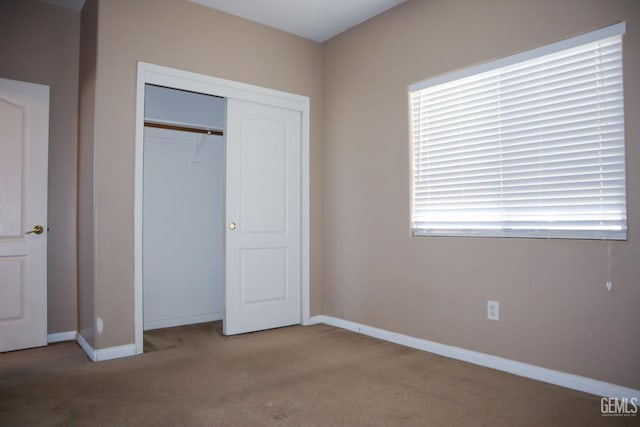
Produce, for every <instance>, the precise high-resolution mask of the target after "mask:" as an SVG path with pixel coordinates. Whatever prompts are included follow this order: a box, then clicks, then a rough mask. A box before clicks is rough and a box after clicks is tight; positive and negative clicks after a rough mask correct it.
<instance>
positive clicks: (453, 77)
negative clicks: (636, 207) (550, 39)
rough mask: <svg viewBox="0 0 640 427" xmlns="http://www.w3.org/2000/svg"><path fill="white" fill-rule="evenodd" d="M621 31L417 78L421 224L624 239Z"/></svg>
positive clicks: (416, 215)
mask: <svg viewBox="0 0 640 427" xmlns="http://www.w3.org/2000/svg"><path fill="white" fill-rule="evenodd" d="M624 31H625V24H624V23H620V24H616V25H613V26H611V27H607V28H604V29H601V30H598V31H595V32H592V33H588V34H583V35H581V36H578V37H574V38H571V39H568V40H563V41H560V42H557V43H554V44H551V45H548V46H544V47H541V48H538V49H534V50H531V51H527V52H523V53H520V54H517V55H514V56H510V57H508V58H503V59H500V60H497V61H493V62H491V63H487V64H482V65H480V66H477V67H473V68H470V69H466V70H461V71H458V72H454V73H450V74H448V75H445V76H441V77H438V78H435V79H431V80H427V81H424V82H421V83H417V84H414V85H411V86H410V87H409V96H410V104H411V105H410V108H411V116H412V117H411V123H412V124H411V126H412V142H413V201H412V202H413V203H412V231H413V234H414V235H430V236H431V235H448V236H503V237H545V238H549V237H557V238H578V239H613V240H625V239H626V229H627V225H626V222H627V221H626V193H625V157H624V113H623V91H622V34H624Z"/></svg>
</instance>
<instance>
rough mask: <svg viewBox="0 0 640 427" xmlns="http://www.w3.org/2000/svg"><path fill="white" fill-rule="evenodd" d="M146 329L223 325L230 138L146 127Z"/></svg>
mask: <svg viewBox="0 0 640 427" xmlns="http://www.w3.org/2000/svg"><path fill="white" fill-rule="evenodd" d="M144 132H145V133H144V201H143V206H144V209H143V234H142V239H143V245H144V254H143V261H142V263H143V271H144V276H143V292H144V329H145V330H149V329H156V328H167V327H171V326H178V325H186V324H190V323H201V322H210V321H213V320H220V319H222V314H223V313H222V309H223V307H224V288H223V286H224V205H225V202H224V178H225V177H224V162H225V154H224V140H223V137H222V136H217V135H206V134H197V133H192V132H181V131H175V130H167V129H154V128H145V131H144Z"/></svg>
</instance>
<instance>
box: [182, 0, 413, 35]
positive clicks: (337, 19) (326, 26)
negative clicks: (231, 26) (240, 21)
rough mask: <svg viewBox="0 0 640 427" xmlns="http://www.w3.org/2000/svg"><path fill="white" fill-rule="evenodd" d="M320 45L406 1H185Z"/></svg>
mask: <svg viewBox="0 0 640 427" xmlns="http://www.w3.org/2000/svg"><path fill="white" fill-rule="evenodd" d="M189 1H192V2H194V3H198V4H201V5H204V6H208V7H211V8H213V9H218V10H221V11H223V12H227V13H230V14H232V15H236V16H240V17H242V18H245V19H249V20H251V21H255V22H259V23H261V24H264V25H268V26H270V27H274V28H278V29H280V30H283V31H286V32H289V33H293V34H296V35H298V36H301V37H305V38H307V39H311V40H315V41H317V42H323V41H325V40H328V39H330V38H331V37H333V36H336V35H338V34H340V33H341V32H343V31H346V30H348V29H349V28H351V27H355V26H356V25H358V24H360V23H361V22H364V21H366V20H367V19H370V18H373V17H374V16H376V15H379V14H380V13H382V12H384V11H385V10H388V9H391V8H392V7H394V6H397V5H399V4H401V3H404V2H405V1H406V0H189Z"/></svg>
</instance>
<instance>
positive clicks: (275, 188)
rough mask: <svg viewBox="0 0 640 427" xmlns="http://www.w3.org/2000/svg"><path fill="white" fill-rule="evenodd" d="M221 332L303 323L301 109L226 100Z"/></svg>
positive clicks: (232, 332)
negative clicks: (224, 271)
mask: <svg viewBox="0 0 640 427" xmlns="http://www.w3.org/2000/svg"><path fill="white" fill-rule="evenodd" d="M226 133H227V198H226V200H227V232H226V236H227V244H226V287H225V289H226V295H225V302H226V304H225V319H224V333H225V334H226V335H232V334H238V333H243V332H251V331H257V330H262V329H269V328H276V327H281V326H287V325H292V324H298V323H300V321H301V301H300V293H301V253H300V250H301V113H300V112H299V111H293V110H288V109H284V108H279V107H273V106H268V105H262V104H256V103H251V102H246V101H239V100H235V99H228V100H227V129H226Z"/></svg>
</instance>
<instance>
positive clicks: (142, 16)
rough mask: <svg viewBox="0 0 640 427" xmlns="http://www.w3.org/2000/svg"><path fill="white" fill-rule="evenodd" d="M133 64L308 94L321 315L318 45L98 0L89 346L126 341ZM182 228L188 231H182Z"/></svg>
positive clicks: (160, 8)
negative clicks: (98, 322)
mask: <svg viewBox="0 0 640 427" xmlns="http://www.w3.org/2000/svg"><path fill="white" fill-rule="evenodd" d="M136 61H145V62H149V63H154V64H159V65H165V66H169V67H174V68H179V69H183V70H188V71H192V72H197V73H203V74H207V75H210V76H215V77H221V78H225V79H230V80H235V81H240V82H245V83H250V84H255V85H259V86H264V87H268V88H273V89H279V90H283V91H288V92H293V93H297V94H301V95H306V96H310V97H311V156H312V164H311V186H312V190H311V192H312V200H311V204H312V206H311V209H312V212H313V214H312V219H311V221H312V224H311V239H312V242H313V244H312V254H311V256H312V265H311V269H312V272H311V274H312V277H311V288H312V289H311V290H312V312H314V313H320V312H321V299H320V295H321V281H322V278H321V274H322V273H321V264H320V263H319V260H320V259H321V257H322V250H321V248H322V246H321V245H322V237H323V236H322V226H321V212H322V207H321V203H322V179H321V173H322V163H321V162H322V151H321V124H322V115H321V111H322V79H321V73H322V50H321V46H320V45H318V44H317V43H314V42H311V41H309V40H305V39H302V38H299V37H295V36H292V35H290V34H287V33H284V32H281V31H277V30H274V29H271V28H268V27H265V26H262V25H258V24H255V23H253V22H250V21H246V20H242V19H239V18H236V17H233V16H231V15H227V14H223V13H220V12H217V11H214V10H212V9H208V8H204V7H202V6H199V5H196V4H193V3H190V2H187V1H185V0H137V1H134V2H132V1H128V0H109V1H100V2H99V4H98V40H97V69H96V84H95V91H96V92H95V101H96V102H95V128H94V131H95V134H94V138H93V141H94V144H93V149H94V153H93V160H94V182H95V187H94V191H95V200H96V201H97V204H96V208H95V209H96V213H95V221H96V235H95V245H96V258H95V260H96V264H95V286H94V289H93V291H94V292H95V296H94V298H95V316H96V317H100V318H102V319H103V322H104V332H103V333H102V334H101V335H97V336H96V339H95V347H96V348H105V347H110V346H116V345H121V344H129V343H131V342H133V340H134V319H133V315H134V306H133V304H134V300H133V173H134V125H135V89H136V86H135V85H136ZM186 232H189V230H186Z"/></svg>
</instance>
